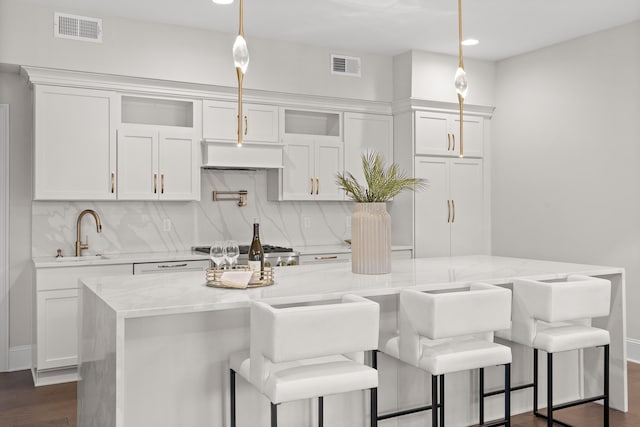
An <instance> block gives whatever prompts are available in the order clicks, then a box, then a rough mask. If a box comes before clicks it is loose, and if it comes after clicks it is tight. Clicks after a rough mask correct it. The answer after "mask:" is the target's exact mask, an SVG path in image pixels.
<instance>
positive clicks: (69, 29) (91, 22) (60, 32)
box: [53, 12, 102, 43]
mask: <svg viewBox="0 0 640 427" xmlns="http://www.w3.org/2000/svg"><path fill="white" fill-rule="evenodd" d="M53 34H54V35H55V36H56V37H58V38H63V39H73V40H82V41H87V42H95V43H102V19H100V18H90V17H87V16H77V15H69V14H67V13H58V12H56V13H55V21H54V23H53Z"/></svg>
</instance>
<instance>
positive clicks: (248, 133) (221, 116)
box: [202, 101, 278, 142]
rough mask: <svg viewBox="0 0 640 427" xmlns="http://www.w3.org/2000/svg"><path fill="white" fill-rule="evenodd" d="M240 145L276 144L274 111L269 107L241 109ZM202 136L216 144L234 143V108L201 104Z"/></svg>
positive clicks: (215, 103)
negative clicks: (214, 141)
mask: <svg viewBox="0 0 640 427" xmlns="http://www.w3.org/2000/svg"><path fill="white" fill-rule="evenodd" d="M242 116H243V117H242V127H243V132H244V135H243V138H242V139H243V141H246V142H277V141H278V107H276V106H273V105H261V104H243V105H242ZM202 119H203V123H202V135H203V138H204V139H210V140H216V141H237V140H238V104H237V103H236V102H230V101H204V102H203V104H202Z"/></svg>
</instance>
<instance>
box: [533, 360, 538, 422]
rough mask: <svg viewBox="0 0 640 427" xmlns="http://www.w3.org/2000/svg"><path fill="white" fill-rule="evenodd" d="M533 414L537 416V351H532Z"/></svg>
mask: <svg viewBox="0 0 640 427" xmlns="http://www.w3.org/2000/svg"><path fill="white" fill-rule="evenodd" d="M533 413H534V414H535V415H538V349H537V348H534V349H533Z"/></svg>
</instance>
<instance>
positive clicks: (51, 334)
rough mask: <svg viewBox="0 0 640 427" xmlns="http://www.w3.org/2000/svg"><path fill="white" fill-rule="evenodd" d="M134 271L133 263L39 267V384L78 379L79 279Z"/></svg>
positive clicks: (36, 347) (35, 351) (36, 363)
mask: <svg viewBox="0 0 640 427" xmlns="http://www.w3.org/2000/svg"><path fill="white" fill-rule="evenodd" d="M131 273H132V266H131V264H122V265H109V266H82V267H58V268H38V269H36V272H35V278H36V280H35V283H36V292H35V298H34V301H35V309H34V314H35V318H34V323H33V324H34V326H35V328H34V329H35V330H34V338H35V342H34V345H33V376H34V382H35V384H36V385H47V384H55V383H60V382H67V381H75V380H76V379H77V373H76V372H75V371H76V368H75V367H76V365H77V363H78V334H79V317H78V308H79V304H78V296H79V292H80V289H79V287H78V286H79V284H78V279H80V278H83V277H96V276H113V275H130V274H131Z"/></svg>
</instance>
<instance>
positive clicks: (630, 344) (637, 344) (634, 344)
mask: <svg viewBox="0 0 640 427" xmlns="http://www.w3.org/2000/svg"><path fill="white" fill-rule="evenodd" d="M627 360H628V361H629V362H634V363H640V340H636V339H633V338H627Z"/></svg>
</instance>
